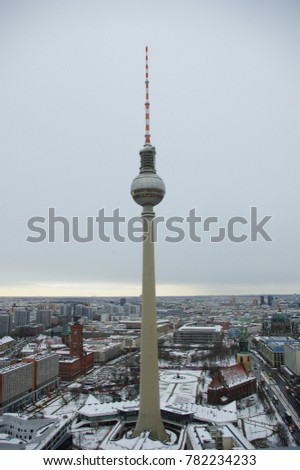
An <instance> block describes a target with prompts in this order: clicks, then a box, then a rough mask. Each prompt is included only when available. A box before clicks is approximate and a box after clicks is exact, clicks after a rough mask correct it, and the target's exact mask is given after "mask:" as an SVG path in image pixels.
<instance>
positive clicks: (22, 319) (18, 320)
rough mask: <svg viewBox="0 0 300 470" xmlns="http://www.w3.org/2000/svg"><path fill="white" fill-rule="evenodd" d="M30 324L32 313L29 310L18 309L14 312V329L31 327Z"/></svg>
mask: <svg viewBox="0 0 300 470" xmlns="http://www.w3.org/2000/svg"><path fill="white" fill-rule="evenodd" d="M29 323H30V312H29V310H28V308H23V307H19V308H18V307H17V308H15V310H14V327H15V328H16V327H17V326H23V325H29Z"/></svg>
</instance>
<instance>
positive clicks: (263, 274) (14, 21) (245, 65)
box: [0, 0, 300, 296]
mask: <svg viewBox="0 0 300 470" xmlns="http://www.w3.org/2000/svg"><path fill="white" fill-rule="evenodd" d="M299 20H300V2H299V1H297V0H295V1H293V0H281V1H279V0H252V1H251V2H250V1H247V0H244V1H243V0H185V1H183V0H181V1H179V0H163V1H159V0H156V1H155V0H148V1H144V0H125V1H121V0H112V1H109V2H108V1H107V0H42V1H41V0H0V61H1V74H0V90H1V91H0V96H1V98H0V99H1V102H0V119H1V122H0V142H1V157H0V165H1V167H0V175H1V184H0V217H1V231H0V253H1V254H0V260H1V265H0V295H99V296H101V295H117V296H119V295H125V296H127V295H140V293H141V266H142V256H141V255H142V245H141V244H140V243H135V242H132V241H130V240H129V239H128V237H127V233H126V232H127V225H126V223H123V224H121V225H120V232H121V234H123V235H124V236H125V239H126V240H125V242H124V243H120V242H117V241H113V240H112V241H111V242H110V243H106V242H104V241H101V240H100V239H99V237H98V233H97V226H96V224H95V233H94V240H93V241H92V242H88V243H78V242H76V241H75V240H73V239H72V237H71V240H70V242H69V243H65V242H64V241H63V234H62V230H59V229H58V228H57V231H56V233H55V236H56V241H55V242H54V243H50V242H49V241H48V239H47V238H46V240H45V241H43V242H40V243H30V242H28V241H27V237H28V236H37V235H38V234H37V233H33V232H31V231H30V230H29V228H28V226H27V222H28V220H29V219H30V218H32V217H35V216H40V217H44V218H45V219H46V221H45V224H44V228H45V230H46V231H47V230H48V228H47V220H48V210H49V208H54V209H55V213H56V215H60V216H63V217H65V218H66V219H68V220H69V221H70V223H71V222H72V217H78V218H79V223H80V229H81V235H82V236H84V233H85V232H86V220H87V217H94V218H95V217H96V216H97V215H98V211H99V210H101V209H104V210H105V214H106V215H107V216H111V215H112V213H113V210H114V209H117V208H119V211H120V215H121V216H124V217H126V220H128V219H129V218H131V217H135V216H138V215H139V214H140V212H141V210H140V209H141V208H140V207H139V206H138V205H136V204H135V203H134V201H133V200H132V198H131V195H130V185H131V181H132V179H133V178H134V177H135V176H136V175H137V174H138V171H139V150H140V149H141V148H142V146H143V144H144V102H145V96H144V93H145V83H144V80H145V77H144V73H145V46H146V45H148V46H149V66H150V101H151V141H152V144H153V145H155V147H156V150H157V159H156V163H157V172H158V174H159V175H160V176H161V177H162V178H163V179H164V182H165V184H166V190H167V192H166V196H165V199H164V200H163V202H162V203H161V204H160V205H159V206H157V207H156V209H155V212H156V215H157V216H163V217H165V218H168V217H173V216H178V217H183V218H186V217H187V216H188V214H189V211H190V210H191V209H193V208H195V211H196V215H197V216H199V217H200V216H201V217H202V220H203V219H204V218H206V217H213V216H215V217H218V219H219V220H220V226H224V227H226V224H227V222H228V220H229V219H230V218H231V217H233V216H239V217H243V218H245V219H246V220H247V221H249V222H250V208H251V207H257V208H258V219H259V220H260V219H263V217H264V216H267V215H269V216H272V218H271V220H269V221H268V222H267V223H266V225H265V230H266V231H267V232H268V234H269V236H270V237H271V238H272V242H268V241H266V240H265V239H264V238H263V237H262V236H261V235H260V234H258V237H257V241H256V242H255V241H251V239H250V228H249V224H247V225H244V226H243V225H241V224H240V225H236V227H235V233H236V235H238V236H239V235H241V234H243V233H245V234H246V235H247V240H246V241H244V242H242V243H234V242H232V241H230V240H228V237H227V236H226V238H225V240H223V241H222V242H219V243H212V242H211V241H210V236H212V235H216V234H217V228H216V227H213V226H211V227H212V230H211V233H207V232H203V224H202V225H201V224H198V225H197V234H198V235H200V236H202V242H201V243H199V242H195V241H192V240H190V239H189V237H188V226H187V225H186V224H183V225H182V227H183V228H184V230H185V233H186V235H187V236H186V238H185V240H184V241H182V242H180V243H170V242H166V241H165V236H166V235H168V230H167V228H166V227H165V226H164V225H163V224H160V225H159V228H158V241H157V243H156V245H155V250H156V253H155V254H156V280H157V294H158V295H180V294H182V295H189V294H195V295H201V294H258V295H259V294H268V293H294V292H300V288H299V286H300V263H299V261H300V259H299V258H300V250H299V244H300V211H299V191H300V189H299V174H300V158H299V157H300V132H299V126H300V90H299V86H300V85H299V84H300V61H299V47H300V46H299V45H300V28H299ZM40 226H42V225H41V224H40ZM107 233H108V234H110V233H111V230H110V226H109V225H107ZM47 235H48V232H47ZM169 235H170V233H169ZM175 235H176V234H175V233H173V234H172V237H174V236H175Z"/></svg>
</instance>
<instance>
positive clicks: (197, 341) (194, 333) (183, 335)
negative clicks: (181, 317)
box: [174, 325, 223, 347]
mask: <svg viewBox="0 0 300 470" xmlns="http://www.w3.org/2000/svg"><path fill="white" fill-rule="evenodd" d="M222 340H223V328H222V327H221V326H220V325H210V326H195V325H184V326H182V327H181V328H179V329H178V330H177V331H176V332H175V334H174V342H175V343H179V344H182V345H187V346H190V345H191V344H193V345H198V346H204V347H213V346H215V345H216V344H221V343H222Z"/></svg>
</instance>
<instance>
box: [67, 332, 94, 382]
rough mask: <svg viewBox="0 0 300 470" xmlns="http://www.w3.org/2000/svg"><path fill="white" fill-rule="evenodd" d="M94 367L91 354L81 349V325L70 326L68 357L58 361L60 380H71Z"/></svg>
mask: <svg viewBox="0 0 300 470" xmlns="http://www.w3.org/2000/svg"><path fill="white" fill-rule="evenodd" d="M93 366H94V354H93V352H87V351H85V350H84V349H83V325H80V324H79V323H74V324H73V325H71V339H70V355H68V356H66V357H65V358H62V359H60V361H59V376H60V378H61V380H67V381H70V380H73V379H75V378H76V377H78V376H79V375H82V374H85V373H86V372H87V371H88V370H90V369H91V368H92V367H93Z"/></svg>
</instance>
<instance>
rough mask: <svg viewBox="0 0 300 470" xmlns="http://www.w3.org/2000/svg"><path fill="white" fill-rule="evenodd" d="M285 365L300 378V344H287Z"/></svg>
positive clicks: (285, 347)
mask: <svg viewBox="0 0 300 470" xmlns="http://www.w3.org/2000/svg"><path fill="white" fill-rule="evenodd" d="M284 364H285V365H286V367H288V368H289V369H290V370H291V371H292V372H293V374H295V375H298V376H300V343H299V342H297V343H296V342H295V343H290V342H288V343H285V345H284Z"/></svg>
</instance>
